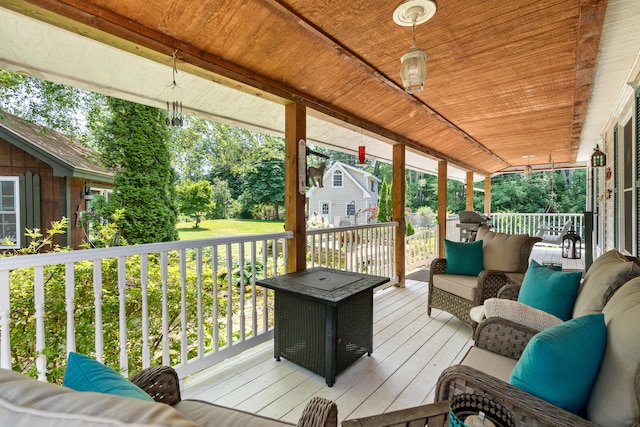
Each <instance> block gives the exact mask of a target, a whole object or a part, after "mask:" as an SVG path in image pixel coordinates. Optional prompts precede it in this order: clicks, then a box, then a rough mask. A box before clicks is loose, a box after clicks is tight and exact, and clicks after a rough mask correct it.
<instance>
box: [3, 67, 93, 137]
mask: <svg viewBox="0 0 640 427" xmlns="http://www.w3.org/2000/svg"><path fill="white" fill-rule="evenodd" d="M103 99H104V97H103V96H102V95H99V94H96V93H92V92H89V91H86V90H82V89H78V88H74V87H71V86H66V85H62V84H58V83H52V82H49V81H46V80H39V79H37V78H35V77H29V76H23V75H21V74H17V73H13V72H10V71H3V70H0V109H1V110H4V111H7V112H9V113H11V114H14V115H16V116H19V117H22V118H24V119H26V120H28V121H30V122H33V123H37V124H39V125H42V126H45V127H47V128H51V129H54V130H57V131H59V132H62V133H64V134H66V135H69V136H73V137H77V138H79V139H80V140H85V139H86V137H87V133H88V130H87V126H86V118H87V111H89V110H91V109H92V108H95V106H96V105H98V104H99V103H100V102H101V100H103Z"/></svg>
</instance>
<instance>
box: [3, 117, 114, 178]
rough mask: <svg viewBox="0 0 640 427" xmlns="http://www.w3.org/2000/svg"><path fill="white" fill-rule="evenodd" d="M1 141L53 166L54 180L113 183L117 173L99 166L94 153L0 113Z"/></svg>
mask: <svg viewBox="0 0 640 427" xmlns="http://www.w3.org/2000/svg"><path fill="white" fill-rule="evenodd" d="M0 138H2V139H4V140H6V141H8V142H9V143H10V144H11V145H13V146H15V147H17V148H19V149H21V150H22V151H24V152H26V153H29V154H31V155H32V156H34V157H35V158H37V159H38V160H40V161H42V162H44V163H46V164H48V165H49V166H51V167H52V168H53V175H54V176H69V177H75V178H85V179H90V180H96V181H102V182H109V183H112V182H113V176H114V173H113V172H112V171H111V170H109V169H107V168H105V167H104V166H102V165H100V163H99V162H98V160H97V156H98V153H97V152H95V151H94V150H92V149H90V148H88V147H86V146H84V145H83V144H82V143H81V142H80V141H77V140H74V139H72V138H69V137H67V136H65V135H63V134H61V133H60V132H57V131H55V130H52V129H48V128H46V127H44V126H40V125H38V124H35V123H31V122H28V121H26V120H24V119H22V118H20V117H17V116H14V115H13V114H9V113H7V112H5V111H0Z"/></svg>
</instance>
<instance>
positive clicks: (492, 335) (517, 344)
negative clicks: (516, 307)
mask: <svg viewBox="0 0 640 427" xmlns="http://www.w3.org/2000/svg"><path fill="white" fill-rule="evenodd" d="M538 332H539V331H536V330H535V329H532V328H529V327H528V326H524V325H520V324H518V323H516V322H512V321H510V320H506V319H503V318H501V317H489V318H487V319H485V320H483V321H482V322H481V323H480V324H479V325H478V327H477V328H476V330H475V332H474V340H475V345H476V347H479V348H481V349H484V350H488V351H491V352H493V353H496V354H499V355H501V356H505V357H509V358H511V359H515V360H518V359H520V356H522V352H523V351H524V348H525V347H526V345H527V343H528V342H529V340H531V338H532V337H533V336H534V335H535V334H537V333H538Z"/></svg>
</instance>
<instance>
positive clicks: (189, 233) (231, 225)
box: [178, 219, 284, 240]
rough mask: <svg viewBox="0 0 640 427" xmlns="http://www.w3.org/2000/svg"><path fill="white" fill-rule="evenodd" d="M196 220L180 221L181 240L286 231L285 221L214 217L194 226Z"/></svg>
mask: <svg viewBox="0 0 640 427" xmlns="http://www.w3.org/2000/svg"><path fill="white" fill-rule="evenodd" d="M194 224H195V222H193V221H192V222H181V223H178V235H179V237H180V240H195V239H210V238H213V237H228V236H240V235H244V234H267V233H279V232H281V231H284V221H257V220H250V219H212V220H205V221H202V222H201V223H200V227H198V228H197V229H195V228H193V225H194Z"/></svg>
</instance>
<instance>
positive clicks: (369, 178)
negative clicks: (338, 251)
mask: <svg viewBox="0 0 640 427" xmlns="http://www.w3.org/2000/svg"><path fill="white" fill-rule="evenodd" d="M322 183H323V186H322V187H315V186H314V187H311V188H309V190H307V194H306V195H307V206H308V217H309V219H310V220H311V219H313V218H315V217H316V214H317V215H318V216H320V217H321V218H322V219H324V221H326V222H328V223H329V224H332V225H334V226H339V225H352V224H356V223H357V224H364V223H366V215H364V214H363V213H362V211H363V210H364V209H366V208H370V207H375V206H378V192H379V187H380V180H379V179H378V178H376V177H375V176H373V175H372V174H371V173H369V172H366V171H364V170H362V169H359V168H356V167H353V166H349V165H346V164H344V163H341V162H335V163H334V164H333V165H331V167H329V168H328V169H327V170H326V171H325V173H324V176H323V177H322Z"/></svg>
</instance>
